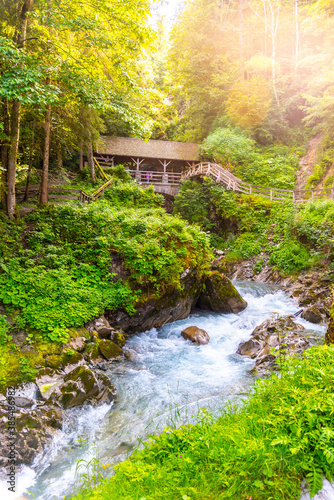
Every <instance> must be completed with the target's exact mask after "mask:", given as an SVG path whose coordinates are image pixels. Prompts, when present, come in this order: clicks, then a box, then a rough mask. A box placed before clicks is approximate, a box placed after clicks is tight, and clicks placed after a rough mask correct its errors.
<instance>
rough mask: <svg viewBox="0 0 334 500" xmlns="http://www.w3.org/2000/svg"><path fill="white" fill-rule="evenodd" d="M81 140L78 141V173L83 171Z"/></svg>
mask: <svg viewBox="0 0 334 500" xmlns="http://www.w3.org/2000/svg"><path fill="white" fill-rule="evenodd" d="M83 164H84V161H83V139H81V140H80V149H79V172H82V171H83Z"/></svg>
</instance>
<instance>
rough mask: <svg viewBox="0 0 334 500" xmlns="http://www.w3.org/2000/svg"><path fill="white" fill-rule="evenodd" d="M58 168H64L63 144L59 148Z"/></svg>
mask: <svg viewBox="0 0 334 500" xmlns="http://www.w3.org/2000/svg"><path fill="white" fill-rule="evenodd" d="M57 168H58V170H61V169H62V168H63V153H62V150H61V146H59V147H58V149H57Z"/></svg>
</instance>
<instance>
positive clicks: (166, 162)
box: [159, 160, 172, 174]
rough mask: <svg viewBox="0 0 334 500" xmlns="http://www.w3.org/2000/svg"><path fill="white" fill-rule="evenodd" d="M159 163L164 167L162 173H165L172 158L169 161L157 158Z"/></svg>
mask: <svg viewBox="0 0 334 500" xmlns="http://www.w3.org/2000/svg"><path fill="white" fill-rule="evenodd" d="M159 163H161V165H162V166H163V168H164V174H165V173H166V169H167V167H168V165H169V164H170V163H172V160H170V161H167V160H159Z"/></svg>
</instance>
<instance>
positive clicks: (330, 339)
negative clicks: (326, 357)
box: [325, 318, 334, 344]
mask: <svg viewBox="0 0 334 500" xmlns="http://www.w3.org/2000/svg"><path fill="white" fill-rule="evenodd" d="M325 342H326V344H334V320H333V318H331V320H330V322H329V325H328V328H327V332H326V336H325Z"/></svg>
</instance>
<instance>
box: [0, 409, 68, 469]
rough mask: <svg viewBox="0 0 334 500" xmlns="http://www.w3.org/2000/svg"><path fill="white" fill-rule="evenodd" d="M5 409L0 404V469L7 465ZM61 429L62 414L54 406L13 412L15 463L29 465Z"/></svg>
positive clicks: (6, 413)
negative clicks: (0, 437)
mask: <svg viewBox="0 0 334 500" xmlns="http://www.w3.org/2000/svg"><path fill="white" fill-rule="evenodd" d="M7 415H8V412H7V408H6V407H5V406H4V405H2V404H0V434H1V436H2V439H1V440H0V468H1V467H4V466H6V465H7V464H8V449H7V446H8V439H7V436H8V430H7ZM61 427H62V412H61V411H60V410H59V409H58V408H55V407H54V406H44V407H38V408H35V409H29V410H25V409H20V410H17V411H16V412H15V431H16V435H15V437H16V441H15V453H16V455H15V461H16V464H17V465H21V464H26V465H31V463H32V462H33V461H34V459H35V458H36V457H37V456H38V455H39V454H40V453H42V451H43V450H44V448H45V446H46V445H47V444H48V443H49V442H50V440H51V438H52V437H53V436H54V434H55V432H56V431H57V430H59V429H61Z"/></svg>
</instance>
